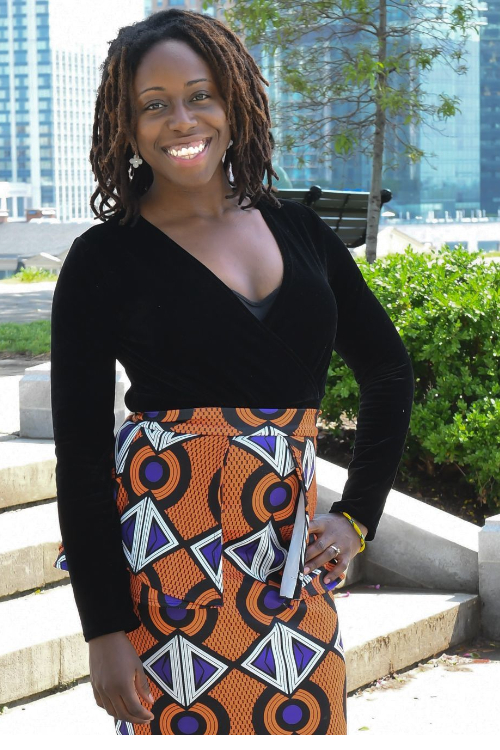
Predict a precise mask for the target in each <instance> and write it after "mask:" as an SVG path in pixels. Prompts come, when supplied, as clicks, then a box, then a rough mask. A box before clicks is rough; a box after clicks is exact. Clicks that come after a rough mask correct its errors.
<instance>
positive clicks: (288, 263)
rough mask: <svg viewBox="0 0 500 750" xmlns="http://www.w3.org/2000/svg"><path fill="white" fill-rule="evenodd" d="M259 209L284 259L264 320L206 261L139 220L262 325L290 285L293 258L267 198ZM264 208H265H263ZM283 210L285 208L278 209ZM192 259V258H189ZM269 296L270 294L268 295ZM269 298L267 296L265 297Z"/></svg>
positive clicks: (257, 205)
mask: <svg viewBox="0 0 500 750" xmlns="http://www.w3.org/2000/svg"><path fill="white" fill-rule="evenodd" d="M254 208H256V209H257V210H258V211H260V214H261V216H262V218H263V219H264V221H265V223H266V225H267V228H268V229H269V231H270V232H271V234H272V235H273V237H274V239H275V241H276V244H277V246H278V249H279V251H280V253H281V257H282V260H283V276H282V279H281V282H280V284H279V286H278V287H276V289H274V290H273V292H271V294H273V293H274V292H277V294H276V297H275V298H274V300H273V303H272V305H271V307H270V308H269V310H268V311H267V314H266V315H265V316H264V318H263V319H262V320H259V318H258V317H256V316H255V315H254V313H253V312H252V311H251V310H249V309H248V307H246V305H244V304H243V302H242V301H241V300H240V299H239V297H238V295H237V294H235V290H234V289H231V287H230V286H228V285H227V284H226V283H225V282H224V281H222V279H221V278H220V277H219V276H217V274H216V273H214V271H212V270H211V269H210V268H209V267H208V266H206V265H205V263H202V262H201V260H199V258H197V257H196V256H195V255H193V254H192V253H190V252H189V251H188V250H186V248H184V247H182V245H179V243H178V242H176V241H175V240H174V239H173V238H172V237H170V235H168V234H167V233H166V232H164V231H163V230H162V229H160V228H159V227H157V226H156V225H155V224H153V223H152V222H150V221H149V220H148V219H146V218H145V217H144V216H142V214H139V222H142V223H143V224H145V225H146V226H149V227H151V229H152V231H153V232H154V233H156V234H158V233H159V234H160V235H161V236H162V239H163V240H165V239H166V240H167V241H168V242H170V243H171V244H172V245H173V246H174V247H175V248H176V249H177V250H178V251H180V252H181V253H182V255H183V257H187V259H188V262H192V263H194V264H195V265H196V266H197V267H198V268H200V267H201V271H202V273H205V274H206V275H207V277H208V278H211V279H212V280H213V282H214V283H215V284H216V285H218V286H219V288H222V289H224V290H225V292H226V293H227V294H228V295H230V296H231V298H232V299H233V300H234V302H235V303H236V304H237V305H238V306H239V308H241V309H242V310H243V311H244V312H245V313H246V314H247V315H249V316H250V317H251V318H252V319H253V320H254V321H256V322H257V323H259V324H261V325H265V326H267V324H268V320H269V318H270V317H271V316H272V314H273V312H275V310H276V308H277V307H278V305H279V304H280V303H281V301H282V299H283V296H284V293H285V291H286V289H287V287H288V284H289V281H290V277H291V273H292V259H291V255H290V252H289V249H288V245H287V242H286V240H285V238H284V237H283V234H282V233H281V231H280V228H279V226H278V225H277V223H275V222H274V220H273V217H272V216H271V212H270V211H269V212H268V206H266V205H265V200H263V199H262V198H261V199H260V200H258V201H257V204H256V205H255V206H254ZM263 209H264V210H263ZM278 210H283V209H278ZM189 259H191V260H189ZM267 296H268V297H269V296H270V295H267ZM265 299H267V297H266V298H265Z"/></svg>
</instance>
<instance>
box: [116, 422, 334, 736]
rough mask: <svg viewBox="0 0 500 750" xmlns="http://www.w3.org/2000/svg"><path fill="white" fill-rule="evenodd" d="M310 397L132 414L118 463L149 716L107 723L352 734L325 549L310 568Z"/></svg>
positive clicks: (140, 728)
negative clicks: (303, 403) (285, 405)
mask: <svg viewBox="0 0 500 750" xmlns="http://www.w3.org/2000/svg"><path fill="white" fill-rule="evenodd" d="M317 417H318V410H316V409H312V408H305V409H249V408H236V407H221V408H219V407H201V408H193V409H176V410H171V411H160V412H135V413H133V414H129V416H128V417H127V418H126V419H125V421H124V422H123V424H122V425H121V427H120V429H119V430H118V432H117V434H116V440H115V462H114V468H113V478H114V483H115V496H116V502H117V505H118V510H119V515H120V520H121V529H122V542H123V550H124V555H125V558H126V565H127V568H128V571H129V574H130V591H131V596H132V600H133V605H134V611H135V613H136V615H137V616H138V618H139V620H140V622H141V625H140V626H139V627H138V628H136V629H135V630H133V631H131V632H129V633H127V637H128V638H129V640H130V642H131V643H132V645H133V646H134V648H135V650H136V652H137V654H138V655H139V658H140V659H141V662H142V664H143V667H144V671H145V673H146V675H147V677H148V682H149V686H150V689H151V693H152V695H153V697H154V699H155V700H154V703H153V704H147V703H145V702H143V701H142V698H140V697H139V700H141V702H142V703H143V705H144V706H145V707H147V708H148V709H149V710H150V711H151V712H152V713H153V714H154V719H153V720H152V721H151V722H150V723H149V724H131V723H129V722H124V721H121V720H116V721H115V730H116V733H117V734H170V735H175V734H178V735H196V734H213V735H218V734H238V735H253V734H263V735H264V734H266V735H267V734H270V735H275V734H276V735H279V734H296V735H301V734H303V735H309V734H310V735H315V734H316V735H326V734H346V733H347V724H346V671H345V659H344V651H343V645H342V638H341V634H340V629H339V623H338V618H337V610H336V607H335V601H334V594H333V590H332V589H333V585H332V584H325V583H324V577H325V575H326V573H327V572H328V571H329V570H331V569H332V568H333V564H332V563H328V564H327V565H325V566H322V567H321V568H318V569H316V570H313V571H311V572H310V573H309V574H307V575H306V574H304V572H303V569H304V556H305V549H306V544H307V542H308V524H309V518H310V517H313V515H314V512H315V508H316V500H317V490H316V473H315V465H316V460H315V458H316V436H317V432H318V430H317V427H316V421H317Z"/></svg>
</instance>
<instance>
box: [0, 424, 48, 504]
mask: <svg viewBox="0 0 500 750" xmlns="http://www.w3.org/2000/svg"><path fill="white" fill-rule="evenodd" d="M55 471H56V456H55V449H54V441H53V440H31V439H29V438H17V439H15V440H6V441H2V443H0V508H10V507H12V506H14V505H23V504H27V503H32V502H36V501H37V500H46V499H47V498H49V497H54V495H55V494H56V482H55Z"/></svg>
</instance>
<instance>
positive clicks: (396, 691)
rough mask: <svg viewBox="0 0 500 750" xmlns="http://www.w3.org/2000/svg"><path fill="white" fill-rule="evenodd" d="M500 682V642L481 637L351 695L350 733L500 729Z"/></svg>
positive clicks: (455, 732) (491, 731) (469, 732)
mask: <svg viewBox="0 0 500 750" xmlns="http://www.w3.org/2000/svg"><path fill="white" fill-rule="evenodd" d="M467 653H469V654H472V657H465V656H464V654H467ZM483 660H484V661H483ZM499 684H500V643H497V644H491V645H490V644H489V643H488V641H482V645H478V642H477V641H476V642H475V643H472V644H468V645H467V646H466V647H464V648H462V649H459V650H454V651H450V652H449V654H443V655H441V656H440V657H438V658H434V659H430V660H428V661H427V662H424V663H423V664H421V666H418V667H415V668H413V669H410V670H408V671H406V672H398V673H396V675H395V677H393V678H387V679H386V680H378V682H377V684H375V685H373V686H370V687H369V688H365V690H361V691H357V692H356V693H355V694H353V695H351V696H350V697H349V698H348V699H347V712H348V713H347V717H348V734H361V733H363V734H366V735H369V734H377V735H397V734H400V735H406V736H407V737H408V736H412V735H414V734H426V735H441V736H448V735H466V736H467V735H470V736H471V737H472V736H473V737H474V738H476V737H478V736H485V735H486V736H492V735H498V714H499V710H500V692H499V688H498V686H499Z"/></svg>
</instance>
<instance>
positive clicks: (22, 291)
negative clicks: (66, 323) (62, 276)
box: [0, 281, 57, 324]
mask: <svg viewBox="0 0 500 750" xmlns="http://www.w3.org/2000/svg"><path fill="white" fill-rule="evenodd" d="M56 283H57V282H55V281H36V282H34V283H32V284H22V283H19V284H2V283H0V324H3V323H31V322H32V321H35V320H50V315H51V311H52V297H53V295H54V289H55V286H56Z"/></svg>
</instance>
